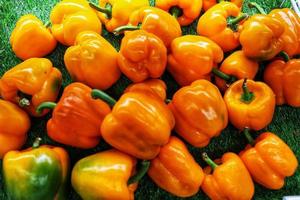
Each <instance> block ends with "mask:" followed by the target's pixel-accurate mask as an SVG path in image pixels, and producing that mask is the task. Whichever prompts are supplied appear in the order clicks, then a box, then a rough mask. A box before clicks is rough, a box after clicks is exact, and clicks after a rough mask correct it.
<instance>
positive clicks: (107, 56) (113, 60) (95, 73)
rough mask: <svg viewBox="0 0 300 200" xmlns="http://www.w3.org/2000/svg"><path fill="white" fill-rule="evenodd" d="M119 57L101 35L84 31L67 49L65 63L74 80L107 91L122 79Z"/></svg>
mask: <svg viewBox="0 0 300 200" xmlns="http://www.w3.org/2000/svg"><path fill="white" fill-rule="evenodd" d="M117 56H118V53H117V51H116V50H115V48H114V47H113V46H112V45H111V44H110V43H109V42H108V41H107V40H105V39H104V38H103V37H102V36H101V35H99V34H97V33H95V32H92V31H84V32H81V33H80V34H78V36H77V37H76V42H75V44H74V46H72V47H69V48H68V49H67V51H66V53H65V55H64V61H65V65H66V68H67V70H68V72H69V73H70V75H71V77H72V79H73V80H75V81H79V82H82V83H85V84H87V85H89V86H90V87H93V88H98V89H101V90H105V89H107V88H109V87H111V86H112V85H113V84H114V83H115V82H116V81H117V80H118V79H119V78H120V75H121V72H120V70H119V68H118V65H117Z"/></svg>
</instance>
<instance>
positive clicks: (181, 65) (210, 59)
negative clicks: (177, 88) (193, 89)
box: [167, 35, 224, 86]
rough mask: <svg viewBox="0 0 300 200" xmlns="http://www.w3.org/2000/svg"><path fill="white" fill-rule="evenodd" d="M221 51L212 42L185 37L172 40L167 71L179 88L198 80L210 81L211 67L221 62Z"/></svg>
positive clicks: (189, 36)
mask: <svg viewBox="0 0 300 200" xmlns="http://www.w3.org/2000/svg"><path fill="white" fill-rule="evenodd" d="M223 56H224V55H223V51H222V49H221V48H220V47H219V46H218V45H217V44H216V43H215V42H213V41H212V40H210V39H208V38H206V37H202V36H196V35H186V36H182V37H179V38H176V39H175V40H173V42H172V44H171V48H170V53H169V55H168V67H167V69H168V71H169V72H170V73H171V75H172V76H173V77H174V79H175V80H176V81H177V83H178V84H179V85H181V86H186V85H190V84H191V83H192V82H194V81H196V80H198V79H208V80H210V72H211V71H212V69H213V66H215V65H217V63H220V62H222V60H223Z"/></svg>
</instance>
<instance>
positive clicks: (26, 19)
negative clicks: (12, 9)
mask: <svg viewBox="0 0 300 200" xmlns="http://www.w3.org/2000/svg"><path fill="white" fill-rule="evenodd" d="M47 26H48V25H47V24H45V25H43V22H42V21H41V20H40V19H38V18H37V17H36V16H34V15H32V14H27V15H24V16H22V17H21V18H20V19H19V20H18V22H17V24H16V27H15V28H14V30H13V32H12V33H11V36H10V44H11V46H12V50H13V51H14V53H15V54H16V56H17V57H18V58H20V59H22V60H26V59H28V58H34V57H44V56H46V55H47V54H49V53H50V52H52V51H53V50H54V49H55V47H56V44H57V42H56V40H55V38H54V37H53V35H52V33H51V31H50V30H49V29H48V27H47Z"/></svg>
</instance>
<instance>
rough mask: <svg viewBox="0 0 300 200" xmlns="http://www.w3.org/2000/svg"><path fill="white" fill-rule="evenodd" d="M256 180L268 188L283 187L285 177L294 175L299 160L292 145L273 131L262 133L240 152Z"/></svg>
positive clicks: (276, 188)
mask: <svg viewBox="0 0 300 200" xmlns="http://www.w3.org/2000/svg"><path fill="white" fill-rule="evenodd" d="M240 157H241V159H242V160H243V162H244V164H245V165H246V167H247V168H248V171H249V172H250V174H251V175H252V177H253V179H254V181H256V182H257V183H259V184H261V185H263V186H264V187H266V188H268V189H273V190H278V189H280V188H282V187H283V185H284V179H285V177H287V176H292V175H293V174H294V173H295V171H296V169H297V167H298V161H297V158H296V156H295V154H294V153H293V152H292V150H291V149H290V147H289V146H288V145H287V144H286V143H285V142H284V141H282V140H281V139H280V138H279V137H278V136H276V135H275V134H273V133H270V132H265V133H263V134H261V135H260V136H259V137H258V138H257V139H256V141H255V143H254V144H253V146H251V145H248V146H247V147H246V148H245V150H244V151H242V152H241V153H240Z"/></svg>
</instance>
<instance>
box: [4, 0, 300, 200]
mask: <svg viewBox="0 0 300 200" xmlns="http://www.w3.org/2000/svg"><path fill="white" fill-rule="evenodd" d="M255 1H256V2H258V3H259V4H260V5H262V6H263V7H264V8H265V9H266V11H270V10H271V9H273V8H278V7H280V6H282V7H290V4H289V2H282V1H281V0H255ZM287 1H288V0H287ZM56 2H57V0H0V75H2V74H3V73H4V72H5V71H7V70H8V69H10V68H11V67H13V66H15V65H16V64H18V63H20V62H21V60H19V59H18V58H16V56H15V55H14V53H13V52H12V50H11V47H10V44H9V36H10V34H11V32H12V30H13V28H14V26H15V23H16V21H17V20H18V19H19V18H20V17H21V16H22V15H24V14H28V13H32V14H35V15H36V16H38V17H39V18H41V19H42V20H43V21H44V22H46V21H48V18H49V13H50V10H51V8H52V7H53V6H54V5H55V3H56ZM247 2H249V1H247V0H246V1H245V4H244V7H243V10H244V12H247V13H250V14H253V13H254V12H255V11H256V10H255V9H252V10H251V9H249V8H248V7H247V6H246V4H247ZM151 4H152V5H153V4H154V2H153V0H151ZM196 24H197V23H196V22H194V23H193V25H192V26H189V27H184V28H183V32H184V34H196V32H195V27H196ZM102 35H103V36H104V37H105V38H107V39H108V40H109V41H110V42H111V43H112V44H113V45H114V46H115V47H116V49H119V43H120V40H121V36H120V37H115V36H113V35H112V34H110V33H107V32H106V31H104V32H103V34H102ZM65 50H66V47H64V46H61V45H59V46H58V47H57V48H56V50H55V51H54V52H53V53H52V54H51V55H49V56H48V58H49V59H50V60H51V61H52V62H53V63H54V66H56V67H58V68H59V69H60V70H61V71H62V72H63V78H64V82H63V86H64V87H65V86H66V85H68V84H69V83H70V82H71V79H70V77H69V75H68V73H67V71H66V69H65V67H64V62H63V55H64V51H65ZM264 65H265V63H262V67H261V69H262V70H263V67H264ZM262 70H261V71H262ZM163 79H164V80H165V81H166V83H167V85H168V96H169V98H171V97H172V94H174V92H175V91H176V90H177V89H178V86H177V84H176V83H175V81H174V80H173V79H172V78H171V77H170V75H169V74H167V73H166V74H164V76H163ZM256 79H257V80H261V72H260V73H259V74H258V76H257V77H256ZM129 83H130V82H129V81H128V79H126V78H124V77H122V79H120V80H119V81H118V82H117V83H116V84H115V85H114V86H113V87H112V88H111V89H109V90H108V92H109V93H110V94H111V95H113V96H114V97H116V98H118V97H119V96H120V95H121V94H122V91H123V89H124V88H125V87H126V86H127V85H128V84H129ZM50 116H51V115H50V114H49V115H47V116H46V117H44V118H40V119H32V127H31V129H30V131H29V133H28V134H29V138H28V140H27V143H26V145H25V146H24V148H27V147H29V146H30V145H31V144H32V142H33V140H34V138H35V137H37V136H40V137H42V138H43V142H44V143H47V144H53V145H58V146H63V145H60V144H57V143H55V142H53V141H51V140H50V139H49V138H48V137H47V134H46V129H45V127H46V126H45V125H46V122H47V120H48V119H49V118H50ZM265 130H268V131H272V132H274V133H277V134H278V135H279V137H281V138H282V139H283V140H284V141H286V142H287V143H288V145H289V146H290V147H291V148H292V150H293V151H294V152H295V153H296V156H297V158H298V160H299V158H300V145H299V136H300V109H296V108H291V107H288V106H281V107H277V108H276V112H275V116H274V120H273V122H272V124H271V125H269V126H268V127H267V128H266V129H265ZM265 130H262V131H261V132H263V131H265ZM257 134H258V133H257ZM0 145H2V144H0ZM245 145H246V140H245V138H244V137H243V136H242V135H241V134H239V132H238V131H237V130H236V129H235V128H233V127H232V126H231V125H229V126H228V128H226V130H224V131H223V132H222V134H221V136H220V137H217V138H215V139H213V140H212V142H211V143H210V144H209V145H208V146H207V147H206V148H204V149H199V148H198V149H197V148H192V147H191V146H189V149H190V151H191V153H192V154H193V156H194V157H195V159H196V160H197V162H199V163H200V165H201V166H202V167H204V166H205V164H204V162H203V161H202V160H201V157H200V155H201V152H203V151H206V152H207V153H208V154H209V155H210V156H211V157H212V158H218V157H221V156H222V154H224V153H225V152H228V151H232V152H236V153H238V152H240V151H241V150H242V149H243V148H244V147H245ZM63 147H64V146H63ZM65 148H66V149H67V150H68V152H69V154H70V157H71V164H72V166H73V165H74V164H75V162H76V161H77V160H79V159H81V158H83V157H85V156H88V155H90V154H93V153H96V152H99V151H101V150H104V149H109V148H110V147H109V145H107V144H106V143H105V142H103V141H102V142H101V143H100V144H99V145H98V146H97V147H96V148H95V149H92V150H88V151H87V150H80V149H75V148H71V147H65ZM1 162H2V161H1V160H0V166H2V163H1ZM0 171H2V169H1V167H0ZM0 191H1V192H0V200H4V199H7V198H6V197H5V193H4V191H3V181H2V176H1V173H0ZM285 195H300V172H299V169H298V170H297V172H296V174H295V175H294V176H293V177H290V178H287V181H286V185H285V186H284V188H283V189H281V190H278V191H271V190H267V189H265V188H263V187H261V186H259V185H256V186H255V196H254V199H282V197H283V196H285ZM135 197H136V199H180V198H177V197H174V196H172V195H170V194H168V193H167V192H165V191H163V190H161V189H159V188H158V187H157V186H156V185H155V184H154V183H153V182H151V180H150V179H149V178H148V177H145V178H144V179H143V180H142V181H141V182H140V184H139V187H138V190H137V191H136V193H135ZM68 199H80V197H79V196H78V195H77V194H76V193H75V192H74V191H73V190H72V189H71V187H70V192H69V197H68ZM188 199H208V198H207V197H206V196H205V195H204V194H203V192H201V191H200V192H199V193H198V194H197V195H195V196H193V197H191V198H188Z"/></svg>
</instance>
